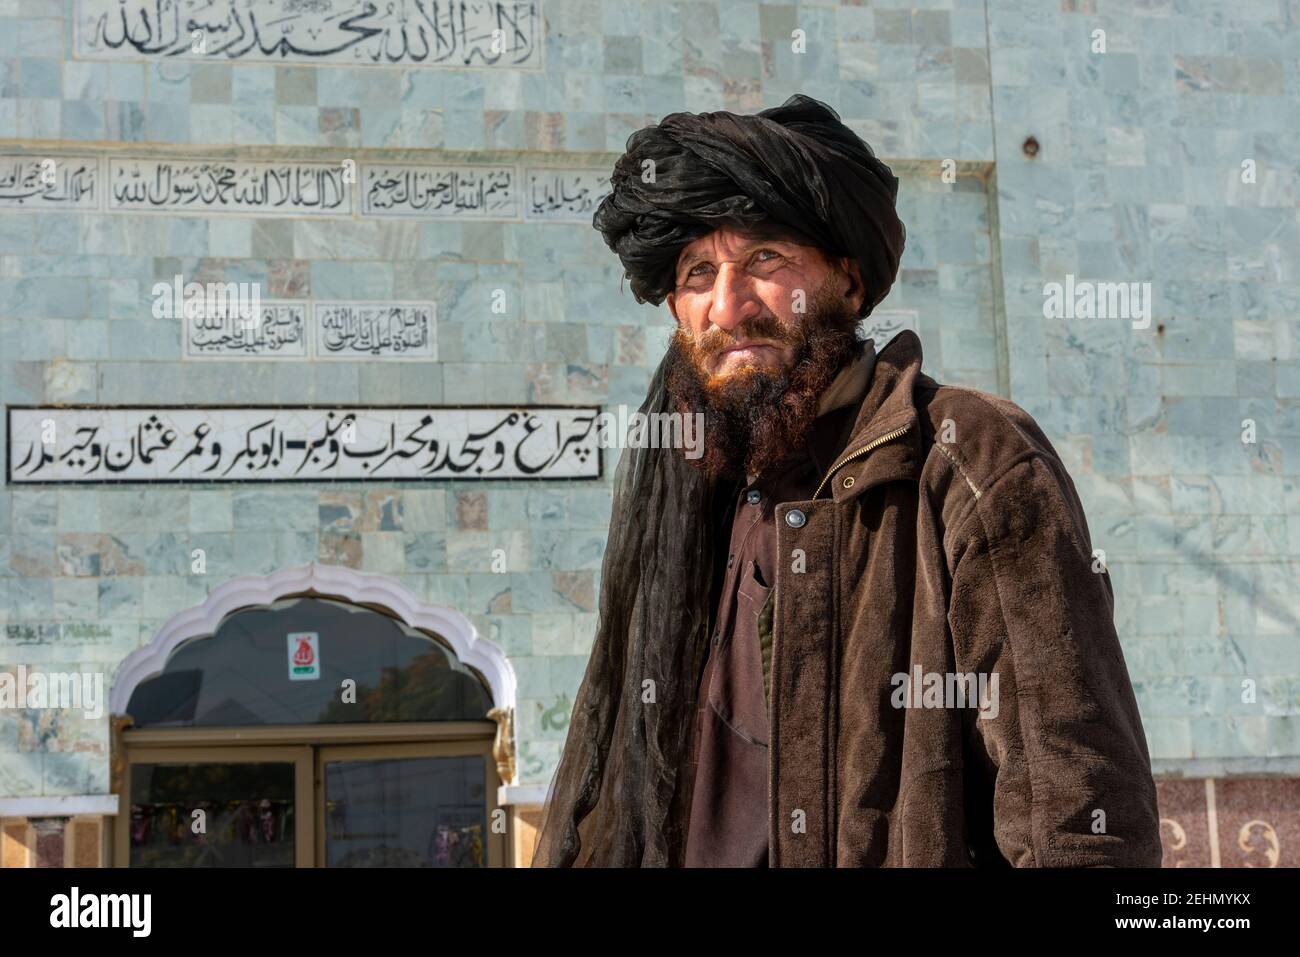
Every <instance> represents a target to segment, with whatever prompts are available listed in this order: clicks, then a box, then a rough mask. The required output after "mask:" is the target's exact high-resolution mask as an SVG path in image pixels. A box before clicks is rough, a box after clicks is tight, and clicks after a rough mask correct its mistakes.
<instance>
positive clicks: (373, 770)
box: [111, 565, 514, 867]
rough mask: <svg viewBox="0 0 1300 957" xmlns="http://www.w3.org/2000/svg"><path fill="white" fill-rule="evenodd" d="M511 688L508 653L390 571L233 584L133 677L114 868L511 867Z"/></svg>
mask: <svg viewBox="0 0 1300 957" xmlns="http://www.w3.org/2000/svg"><path fill="white" fill-rule="evenodd" d="M458 619H459V620H458ZM468 661H477V662H478V663H479V665H480V667H474V666H472V665H471V664H469V663H467V662H468ZM513 694H514V675H513V671H512V669H510V666H509V663H508V662H507V661H506V660H505V656H504V655H503V654H502V653H501V652H500V649H498V648H496V647H495V646H493V645H491V643H490V642H485V641H484V640H482V639H479V638H478V637H477V636H476V635H475V634H474V631H473V628H472V626H470V625H469V623H468V621H467V620H465V619H463V617H461V616H458V615H457V614H456V613H454V612H451V611H450V610H448V609H440V608H437V607H436V606H426V605H422V604H421V603H419V602H418V601H416V600H415V599H414V598H413V596H411V595H410V594H409V593H408V592H405V590H404V589H402V588H401V586H400V585H399V584H398V583H395V582H393V581H392V580H391V579H385V578H382V577H381V576H372V575H365V574H363V573H358V572H353V571H351V570H348V569H341V568H337V567H333V566H319V565H311V566H305V567H304V568H301V569H290V570H287V571H285V572H281V573H278V574H277V575H274V576H271V577H270V578H269V579H241V580H239V581H237V582H231V583H227V584H226V585H223V586H221V587H220V588H218V589H214V591H213V593H212V595H211V596H210V597H209V599H208V601H206V602H204V604H203V605H202V606H200V607H199V608H197V609H192V610H190V611H189V612H185V613H182V614H181V615H178V616H177V617H176V618H175V619H173V620H172V622H169V623H168V625H167V626H165V627H164V628H163V629H162V631H160V633H159V635H158V636H157V637H156V638H155V640H154V641H153V642H151V643H150V645H149V646H147V647H146V648H143V649H141V650H140V651H138V652H136V653H135V654H133V655H132V656H130V657H129V658H128V659H127V660H126V661H125V662H123V665H122V668H121V669H120V671H119V675H118V679H117V681H116V683H115V685H114V689H113V695H112V702H111V703H112V706H113V711H114V714H115V715H117V716H120V717H118V718H115V725H117V726H118V727H120V728H121V731H120V733H119V734H117V735H116V738H117V740H116V742H115V745H116V746H115V749H114V750H115V756H114V772H115V773H114V787H115V790H116V791H117V793H119V794H120V795H121V799H122V801H121V805H122V816H121V817H120V818H119V819H118V820H117V821H116V822H115V825H114V835H113V837H114V840H113V845H114V861H113V863H114V864H115V865H117V866H133V867H141V866H145V867H149V866H153V867H204V866H208V867H222V866H235V867H238V866H252V867H294V866H297V867H391V866H401V867H486V866H502V865H504V864H505V863H506V862H507V861H506V859H507V836H506V830H507V828H506V814H505V812H504V811H503V810H502V809H501V808H498V807H497V803H496V797H497V789H498V786H499V785H501V784H503V783H509V779H510V777H511V776H512V774H513V760H512V755H510V754H509V753H508V752H510V751H512V750H513V742H512V740H511V737H512V735H511V734H510V724H511V719H512V715H513ZM496 696H501V697H507V696H508V703H507V704H506V705H505V706H504V707H502V706H501V704H500V703H499V698H498V697H496Z"/></svg>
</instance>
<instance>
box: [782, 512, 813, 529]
mask: <svg viewBox="0 0 1300 957" xmlns="http://www.w3.org/2000/svg"><path fill="white" fill-rule="evenodd" d="M807 521H808V516H807V515H805V514H804V513H803V512H801V511H799V509H797V508H792V509H790V511H788V512H786V513H785V523H786V524H787V525H789V526H790V527H791V528H803V527H804V525H805V524H806V523H807Z"/></svg>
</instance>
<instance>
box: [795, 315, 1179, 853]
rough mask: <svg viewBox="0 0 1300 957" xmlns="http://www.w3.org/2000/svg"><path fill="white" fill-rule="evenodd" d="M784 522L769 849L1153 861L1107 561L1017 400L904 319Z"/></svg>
mask: <svg viewBox="0 0 1300 957" xmlns="http://www.w3.org/2000/svg"><path fill="white" fill-rule="evenodd" d="M776 522H777V528H778V541H779V544H778V555H779V560H778V563H777V572H776V584H775V591H776V599H775V612H774V620H773V651H772V675H771V689H772V694H771V712H770V718H771V729H770V739H769V740H770V742H771V757H770V762H769V840H770V844H769V861H770V863H771V864H772V866H776V867H799V866H805V867H827V866H849V867H853V866H910V867H918V866H920V867H924V866H970V865H972V864H974V865H977V866H1005V865H1006V864H1011V865H1015V866H1021V867H1035V866H1036V867H1080V866H1097V865H1102V866H1105V865H1111V866H1143V867H1158V866H1159V865H1160V857H1161V851H1160V836H1159V821H1158V814H1157V809H1156V793H1155V785H1154V782H1153V781H1152V777H1151V762H1150V757H1149V755H1148V752H1147V743H1146V737H1145V735H1144V734H1143V730H1142V722H1141V718H1140V717H1139V715H1138V709H1137V702H1136V700H1135V699H1134V696H1133V689H1132V686H1131V684H1130V682H1129V676H1128V671H1127V669H1126V667H1125V664H1124V656H1123V654H1122V652H1121V650H1120V644H1119V640H1118V637H1117V636H1116V633H1115V625H1114V596H1113V591H1112V587H1111V582H1110V577H1109V575H1108V574H1107V572H1106V570H1105V568H1104V566H1103V565H1102V564H1101V563H1100V562H1099V561H1097V560H1096V559H1095V558H1094V556H1093V545H1092V542H1091V540H1090V537H1089V534H1088V525H1087V522H1086V520H1085V518H1084V514H1083V509H1082V507H1081V505H1080V503H1079V498H1078V494H1077V493H1076V491H1075V489H1074V484H1073V482H1072V481H1071V480H1070V477H1069V475H1068V474H1067V473H1066V471H1065V468H1064V466H1063V465H1062V464H1061V461H1060V459H1059V458H1058V457H1057V455H1056V452H1055V450H1054V449H1053V448H1052V446H1051V443H1049V442H1048V440H1047V438H1046V437H1045V436H1044V435H1043V433H1042V431H1041V430H1040V429H1039V428H1038V426H1037V424H1035V422H1034V420H1033V419H1032V418H1031V417H1030V416H1029V415H1028V414H1027V413H1026V412H1025V411H1024V410H1022V409H1021V408H1019V407H1018V406H1016V405H1015V404H1014V403H1012V402H1009V401H1007V400H1006V399H1002V398H999V397H997V396H994V395H989V394H987V393H983V392H978V391H976V390H973V389H964V388H956V387H953V386H944V385H939V384H938V383H936V382H935V381H934V380H933V379H931V378H930V377H929V376H927V375H925V374H923V373H922V372H921V343H920V340H919V339H918V338H917V337H916V335H915V334H914V333H911V332H903V333H901V334H899V335H898V336H896V337H895V338H894V339H893V340H892V341H890V343H889V344H888V345H887V346H886V347H885V348H884V349H883V350H881V351H880V352H879V353H878V354H877V356H876V362H875V370H874V374H873V376H872V379H871V383H870V387H869V389H868V390H867V393H866V395H865V397H864V398H863V399H862V404H861V406H860V408H859V410H858V413H857V417H856V422H855V426H854V428H853V434H852V438H851V439H850V441H849V442H848V444H847V446H846V448H845V451H844V453H843V454H842V455H840V456H839V457H838V458H837V460H836V462H835V464H834V465H832V467H831V468H830V469H829V471H828V472H827V474H826V476H825V478H823V479H822V481H821V487H820V488H819V489H818V490H817V493H816V494H815V495H814V496H813V498H812V499H811V500H809V501H805V502H788V503H785V504H782V505H780V506H778V508H777V511H776ZM964 694H968V695H969V697H963V695H964ZM945 705H946V706H945Z"/></svg>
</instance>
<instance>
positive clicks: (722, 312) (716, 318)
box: [709, 263, 763, 331]
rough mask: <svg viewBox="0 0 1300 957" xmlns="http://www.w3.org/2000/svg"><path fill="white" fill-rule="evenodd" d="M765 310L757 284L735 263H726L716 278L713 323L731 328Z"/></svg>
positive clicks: (710, 319) (711, 304)
mask: <svg viewBox="0 0 1300 957" xmlns="http://www.w3.org/2000/svg"><path fill="white" fill-rule="evenodd" d="M762 311H763V304H762V303H761V302H760V301H759V299H758V296H757V295H756V294H755V291H754V284H753V282H752V281H751V280H750V278H749V277H748V276H746V275H745V273H744V270H741V269H737V268H736V266H735V265H734V264H732V263H723V264H722V266H721V267H720V268H719V269H718V275H717V277H716V278H715V279H714V280H713V300H712V302H711V303H710V304H709V322H710V323H712V324H713V325H715V326H717V327H718V328H720V329H726V330H727V331H731V330H732V329H734V328H735V327H736V326H739V325H740V324H741V323H744V322H748V321H749V320H750V319H753V318H755V317H756V316H758V315H759V314H760V313H761V312H762Z"/></svg>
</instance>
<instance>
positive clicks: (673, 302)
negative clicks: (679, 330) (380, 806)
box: [664, 292, 679, 322]
mask: <svg viewBox="0 0 1300 957" xmlns="http://www.w3.org/2000/svg"><path fill="white" fill-rule="evenodd" d="M664 302H666V303H668V311H669V312H671V313H672V314H673V322H678V321H679V320H678V318H677V293H675V292H670V293H669V294H668V295H667V296H665V297H664Z"/></svg>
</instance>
